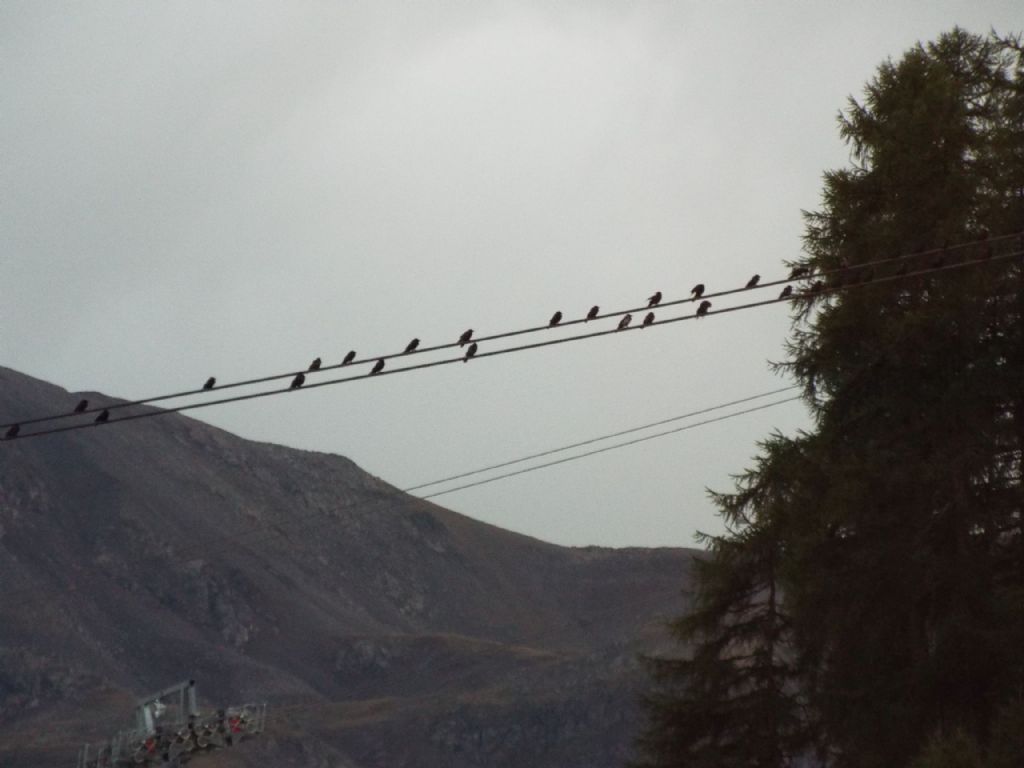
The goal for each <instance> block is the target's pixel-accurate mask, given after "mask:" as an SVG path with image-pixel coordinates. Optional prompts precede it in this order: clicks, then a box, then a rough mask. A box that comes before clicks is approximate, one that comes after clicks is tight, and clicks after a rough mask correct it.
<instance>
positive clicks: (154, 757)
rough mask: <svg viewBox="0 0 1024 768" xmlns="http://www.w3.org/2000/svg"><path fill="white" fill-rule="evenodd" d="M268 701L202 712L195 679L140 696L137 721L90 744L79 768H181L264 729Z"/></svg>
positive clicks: (80, 759) (83, 752)
mask: <svg viewBox="0 0 1024 768" xmlns="http://www.w3.org/2000/svg"><path fill="white" fill-rule="evenodd" d="M266 719H267V705H266V704H265V703H264V704H243V705H241V706H235V707H227V708H226V709H218V710H216V711H214V712H209V713H206V714H204V713H202V712H201V711H200V710H199V704H198V696H197V693H196V683H195V680H187V681H185V682H183V683H178V684H177V685H172V686H171V687H170V688H165V689H164V690H162V691H158V692H156V693H154V694H152V695H150V696H147V697H145V698H142V699H139V703H138V705H137V706H136V707H135V723H134V725H133V726H132V727H131V728H128V729H126V730H123V731H119V732H118V733H116V734H114V736H113V737H111V738H110V739H108V740H106V741H102V742H98V743H95V744H86V745H85V746H83V747H82V748H81V749H80V750H79V752H78V768H128V766H132V768H135V767H136V766H161V767H162V768H176V767H177V766H181V765H184V764H186V763H188V762H189V761H191V760H194V759H196V758H198V757H201V756H202V755H205V754H207V753H210V752H214V751H219V750H222V749H226V748H230V747H233V746H236V745H237V744H239V743H240V742H242V741H245V740H247V739H250V738H253V737H255V736H258V735H259V734H261V733H262V732H263V726H264V724H265V722H266Z"/></svg>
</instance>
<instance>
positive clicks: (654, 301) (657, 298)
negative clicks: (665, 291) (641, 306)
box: [647, 291, 661, 309]
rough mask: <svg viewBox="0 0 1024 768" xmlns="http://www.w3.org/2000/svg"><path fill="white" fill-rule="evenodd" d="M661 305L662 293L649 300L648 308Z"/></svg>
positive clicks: (659, 292)
mask: <svg viewBox="0 0 1024 768" xmlns="http://www.w3.org/2000/svg"><path fill="white" fill-rule="evenodd" d="M659 304H661V291H658V292H657V293H655V294H654V295H653V296H651V298H649V299H648V300H647V308H648V309H650V308H651V307H656V306H658V305H659Z"/></svg>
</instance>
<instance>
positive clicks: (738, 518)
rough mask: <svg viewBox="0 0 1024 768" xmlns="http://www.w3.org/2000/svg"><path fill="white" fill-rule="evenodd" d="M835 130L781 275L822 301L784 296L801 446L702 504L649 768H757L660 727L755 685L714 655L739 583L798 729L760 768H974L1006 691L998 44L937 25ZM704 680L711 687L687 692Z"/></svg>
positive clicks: (1006, 369) (1017, 219)
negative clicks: (970, 765) (966, 751)
mask: <svg viewBox="0 0 1024 768" xmlns="http://www.w3.org/2000/svg"><path fill="white" fill-rule="evenodd" d="M840 134H841V136H842V138H843V139H844V140H845V141H846V142H847V144H848V145H849V146H850V148H851V150H852V164H851V167H848V168H844V169H840V170H835V171H830V172H828V173H826V175H825V183H824V193H823V205H822V207H821V209H820V210H819V211H816V212H813V213H809V214H805V216H806V219H807V230H806V235H805V252H806V254H807V255H806V258H804V259H803V260H801V261H799V262H797V263H796V264H794V265H793V266H799V267H804V268H806V269H807V270H808V271H809V272H811V273H812V274H814V273H819V274H820V273H826V274H825V275H824V278H825V280H826V281H827V282H826V286H827V287H828V288H830V289H831V290H825V291H813V292H812V291H804V292H803V294H802V296H803V298H802V299H801V301H800V302H799V304H798V305H797V306H796V308H795V310H794V320H793V327H792V331H791V334H790V338H789V340H788V344H787V359H786V360H785V361H784V362H783V363H781V364H779V366H778V367H779V369H780V370H781V371H783V372H786V373H788V374H790V375H791V376H793V377H794V378H795V379H796V381H797V382H798V383H799V384H801V385H802V387H803V390H804V397H805V401H806V402H807V404H808V406H809V407H810V409H811V411H812V413H813V416H814V428H813V430H812V431H811V432H809V433H808V434H805V435H801V436H799V437H798V438H795V439H785V438H782V437H776V438H773V439H772V440H770V441H768V442H767V443H766V444H765V445H764V446H763V450H762V454H761V457H760V458H759V460H758V462H757V464H756V466H755V467H754V469H753V470H751V471H750V472H748V473H747V474H746V475H744V476H742V477H741V479H740V482H739V487H738V491H737V493H736V494H733V495H725V496H720V497H718V501H719V506H720V508H721V511H722V513H723V515H724V517H725V519H726V522H727V523H729V524H730V525H729V528H728V532H727V533H726V534H725V535H724V536H722V537H719V538H717V539H713V540H711V542H710V543H711V547H710V551H709V554H708V560H707V562H706V563H705V564H704V565H702V566H701V567H700V568H699V569H698V572H697V574H696V575H697V587H696V590H697V593H696V594H697V598H696V604H695V610H694V612H693V613H692V614H691V615H690V616H689V617H687V618H684V619H682V620H681V621H680V622H678V623H677V624H676V630H677V636H678V637H679V639H680V640H683V641H687V642H689V643H691V644H693V645H692V647H691V648H690V650H689V653H690V655H689V656H688V657H687V659H688V660H687V661H684V662H664V663H661V662H658V663H655V664H654V665H653V666H654V669H655V672H656V673H657V674H658V675H660V685H661V686H662V687H661V688H660V689H659V690H660V691H661V693H660V694H659V695H658V696H655V697H653V698H652V699H651V700H650V703H649V711H650V713H651V721H650V722H651V728H650V730H649V731H648V733H647V734H646V736H645V738H644V740H643V741H642V743H641V746H642V747H643V748H644V750H645V754H647V755H648V756H651V761H650V762H649V763H648V765H652V766H669V765H674V766H691V765H705V764H708V765H710V764H717V765H731V764H741V765H760V764H761V763H758V762H754V761H752V760H751V759H750V758H749V755H748V756H746V757H745V759H747V762H737V763H728V762H721V761H720V762H718V763H714V762H713V761H708V762H696V761H694V760H693V759H691V752H693V749H694V745H698V746H700V745H711V746H709V749H708V751H709V752H711V751H713V749H714V746H713V745H714V744H715V743H716V742H715V741H714V740H715V739H718V738H719V737H720V734H721V733H722V730H721V729H720V728H718V723H720V722H721V718H720V717H719V718H718V719H716V718H715V717H711V716H709V717H708V718H706V719H705V720H703V721H702V720H700V719H695V720H692V721H691V722H690V723H687V724H681V722H680V718H681V717H682V716H684V715H694V714H701V713H703V712H704V711H705V709H707V711H710V712H712V713H715V712H717V711H718V710H716V709H715V707H724V710H723V711H725V712H726V713H732V712H735V709H733V708H731V705H730V704H729V702H730V701H731V696H732V692H734V691H737V690H739V691H746V690H756V689H758V686H759V685H760V682H761V681H762V679H763V677H759V676H758V674H757V673H755V672H753V671H752V670H751V669H744V668H737V667H736V665H730V664H723V659H722V655H721V654H717V655H716V654H715V652H714V651H715V643H716V642H718V639H719V638H720V637H721V636H722V635H723V633H727V632H728V627H729V625H730V621H731V620H732V619H731V617H732V616H735V615H736V614H735V611H736V610H739V611H740V612H741V613H742V611H743V610H744V608H742V606H744V605H745V604H744V599H745V596H747V595H749V593H748V592H746V591H745V589H746V588H747V587H749V585H750V584H751V582H750V580H749V579H744V578H743V575H744V574H747V573H751V572H752V571H751V568H753V572H756V573H758V574H759V578H760V582H759V584H760V585H761V588H762V589H763V588H764V585H765V584H766V583H767V581H766V580H765V579H766V575H767V574H769V573H770V574H771V579H772V581H773V582H774V583H775V586H776V588H777V589H776V592H775V593H774V594H775V595H776V600H777V601H778V603H779V608H778V614H779V616H784V617H785V629H786V632H785V633H784V635H783V636H781V639H784V641H785V643H786V648H787V649H788V650H787V651H786V652H783V653H782V654H781V655H780V656H779V658H783V659H789V662H788V664H789V667H790V669H789V670H788V672H787V675H789V674H793V675H796V674H799V689H797V688H796V687H794V684H793V682H792V681H790V682H789V683H787V685H784V686H782V687H781V688H776V689H775V690H777V691H781V693H783V694H785V696H783V697H782V699H783V701H782V709H781V710H780V711H784V712H787V713H789V715H788V716H789V717H790V718H791V719H790V720H788V721H787V722H789V723H799V727H798V728H797V727H794V728H782V729H778V730H777V731H775V734H776V738H777V739H779V741H778V749H777V750H776V752H775V754H776V755H782V756H783V762H781V763H764V764H765V765H770V764H771V765H776V764H779V765H782V764H787V763H786V762H785V760H787V759H790V758H789V757H786V756H790V757H791V756H793V755H796V754H797V753H798V749H796V748H794V746H798V745H799V744H801V743H802V744H807V743H809V740H810V735H811V734H812V733H813V734H814V736H815V737H816V738H820V740H821V741H820V743H822V744H824V745H826V746H827V749H828V751H829V755H830V760H829V762H830V763H831V764H834V765H837V766H851V767H852V766H856V767H857V768H875V767H877V768H883V767H884V768H901V767H902V766H907V765H909V764H910V763H911V761H912V760H914V759H915V757H916V756H919V755H922V754H925V753H924V752H923V750H925V749H926V745H927V744H928V743H929V739H930V738H934V735H935V734H940V736H941V734H962V736H963V739H965V740H966V741H969V742H970V743H976V744H978V745H979V749H983V750H984V749H987V747H988V741H989V740H990V737H991V732H992V729H993V723H994V721H995V718H996V713H997V712H998V711H999V709H1000V707H1004V706H1005V704H1006V702H1007V701H1010V700H1012V698H1013V696H1014V695H1015V691H1016V690H1019V687H1020V686H1021V685H1022V684H1024V654H1022V653H1021V650H1020V649H1021V648H1024V600H1022V596H1024V529H1022V526H1024V493H1022V485H1021V479H1022V472H1021V467H1022V462H1021V460H1022V452H1024V270H1022V264H1024V259H1022V258H1021V257H1020V253H1021V252H1024V240H1022V239H1020V238H1018V237H1017V236H1014V237H1012V238H1006V237H1004V235H1007V234H1010V233H1020V232H1021V231H1022V230H1024V54H1022V49H1021V45H1020V40H1019V38H1013V37H1010V38H999V37H997V36H996V35H995V34H994V33H993V34H991V35H989V36H987V37H983V36H978V35H973V34H970V33H968V32H965V31H964V30H961V29H954V30H952V31H951V32H949V33H947V34H944V35H942V36H941V37H940V38H939V39H938V40H936V41H935V42H933V43H929V44H927V45H918V46H915V47H914V48H913V49H911V50H910V51H908V52H907V53H906V54H905V55H904V56H903V57H902V58H901V59H900V60H899V61H897V62H892V61H887V62H885V63H884V64H882V66H881V67H880V68H879V70H878V72H877V74H876V76H875V77H874V78H873V79H872V80H871V81H870V82H869V83H868V85H867V87H866V90H865V97H864V99H863V101H856V100H853V99H851V100H850V102H849V104H848V106H847V109H846V110H844V112H843V113H841V115H840ZM1013 254H1017V256H1016V257H1012V258H1003V257H1005V256H1013ZM895 257H900V258H899V259H898V260H894V261H883V262H882V263H878V262H879V261H880V260H888V259H894V258H895ZM996 257H1000V258H996ZM957 264H965V265H966V266H964V267H963V268H959V269H955V270H948V271H932V272H930V273H929V274H926V275H922V276H918V277H910V278H906V279H901V280H899V281H893V282H889V281H882V282H878V283H876V282H875V281H876V280H877V279H878V278H880V277H889V276H891V277H898V276H899V274H900V272H901V271H902V270H903V269H904V267H907V268H908V269H909V271H917V270H924V269H931V270H934V269H936V268H941V267H952V266H955V265H957ZM811 279H818V278H811ZM739 512H742V514H738V513H739ZM765 537H767V538H768V539H770V541H771V545H769V544H768V541H767V540H766V538H765ZM767 552H772V553H773V554H772V557H771V558H767V555H766V554H765V553H767ZM754 563H756V564H757V565H756V567H754V566H753V565H752V564H754ZM769 564H770V568H769ZM708 601H710V602H708ZM711 607H714V608H717V613H716V612H715V611H711V612H708V610H707V609H708V608H711ZM702 611H703V612H702ZM779 639H780V636H776V635H773V634H772V633H771V632H761V633H754V634H752V635H751V636H750V640H751V642H753V643H761V644H762V645H764V646H765V647H766V648H767V647H769V646H768V645H766V644H768V642H769V640H771V642H772V643H777V642H778V641H779ZM771 647H772V654H773V655H774V654H775V653H777V652H778V646H777V645H773V646H771ZM766 652H767V651H763V653H766ZM701 660H704V661H705V662H706V663H703V664H702V663H700V662H701ZM726 674H735V680H733V681H731V682H730V684H729V686H727V687H721V686H720V687H719V688H717V689H716V688H709V687H707V686H704V687H703V688H702V687H701V686H702V685H703V684H704V683H705V681H706V680H715V679H717V678H718V677H721V676H724V675H726ZM670 682H671V683H674V684H676V685H677V686H678V687H677V688H674V689H673V688H671V686H670V685H669V683H670ZM796 690H799V691H800V696H801V697H804V696H805V697H806V698H807V704H808V708H807V710H806V713H805V714H801V715H800V716H799V717H796V715H795V713H796V712H797V711H799V710H797V709H796V708H795V702H796V694H795V692H796ZM702 697H703V698H702ZM787 707H788V708H787ZM792 718H795V719H792ZM727 722H729V723H731V726H735V722H734V721H729V720H728V719H727ZM716 728H718V729H717V730H716ZM728 732H730V733H735V730H732V731H728ZM672 734H679V735H680V736H681V739H677V740H676V741H673V740H672V738H670V736H671V735H672ZM794 734H801V735H800V737H799V738H797V739H796V740H795V741H792V742H788V743H787V739H789V738H790V737H791V736H793V735H794ZM942 743H945V742H942ZM673 759H675V762H672V760H673Z"/></svg>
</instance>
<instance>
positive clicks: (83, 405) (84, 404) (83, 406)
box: [74, 400, 89, 413]
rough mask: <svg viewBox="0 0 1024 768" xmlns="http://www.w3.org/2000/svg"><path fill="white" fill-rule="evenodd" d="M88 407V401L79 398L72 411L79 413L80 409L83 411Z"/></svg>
mask: <svg viewBox="0 0 1024 768" xmlns="http://www.w3.org/2000/svg"><path fill="white" fill-rule="evenodd" d="M88 407H89V401H88V400H79V401H78V405H76V406H75V411H74V412H75V413H81V412H82V411H84V410H85V409H86V408H88Z"/></svg>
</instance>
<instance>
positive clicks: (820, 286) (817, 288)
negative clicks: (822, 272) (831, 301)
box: [808, 280, 825, 293]
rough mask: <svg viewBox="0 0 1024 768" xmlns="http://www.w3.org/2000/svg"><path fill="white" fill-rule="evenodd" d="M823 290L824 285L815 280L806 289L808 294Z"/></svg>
mask: <svg viewBox="0 0 1024 768" xmlns="http://www.w3.org/2000/svg"><path fill="white" fill-rule="evenodd" d="M824 289H825V283H823V282H822V281H821V280H815V281H814V282H813V283H812V284H811V287H810V288H809V289H808V293H821V292H822V291H823V290H824Z"/></svg>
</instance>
